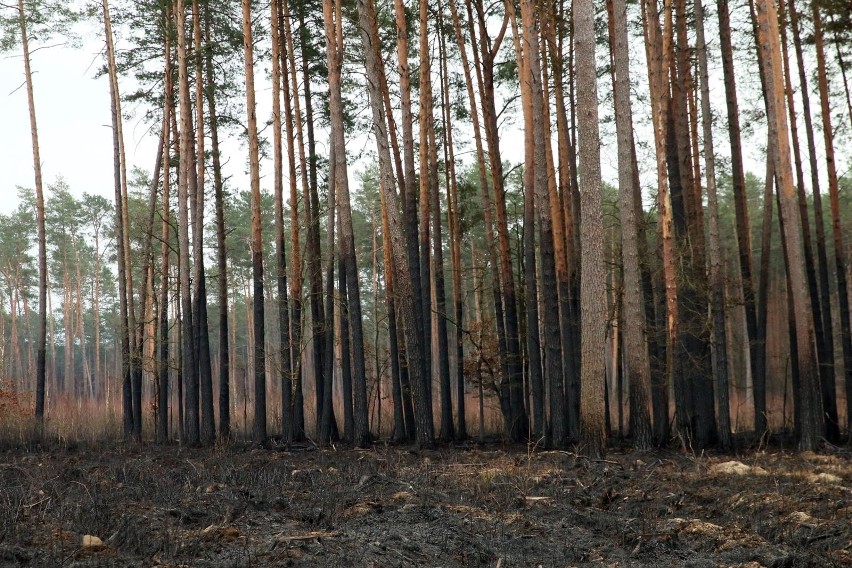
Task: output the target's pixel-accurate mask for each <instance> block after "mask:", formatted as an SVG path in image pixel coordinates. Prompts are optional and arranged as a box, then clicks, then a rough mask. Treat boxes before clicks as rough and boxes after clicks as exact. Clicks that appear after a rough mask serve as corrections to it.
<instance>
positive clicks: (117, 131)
mask: <svg viewBox="0 0 852 568" xmlns="http://www.w3.org/2000/svg"><path fill="white" fill-rule="evenodd" d="M102 7H103V13H104V33H105V35H106V40H107V69H108V71H109V78H110V105H111V108H112V128H113V135H112V139H113V176H114V182H115V227H116V229H115V231H116V235H115V240H116V249H117V253H118V259H117V264H118V282H119V284H118V293H119V312H120V315H119V317H120V319H121V362H122V365H121V374H122V401H123V404H122V409H123V414H124V434H125V436H128V437H129V436H131V435H132V433H133V394H132V388H131V375H132V364H131V358H132V353H131V350H132V344H131V338H130V335H131V333H132V327H131V321H130V312H132V307H131V306H129V305H128V303H129V302H128V298H129V296H130V294H132V292H129V291H128V288H129V286H128V284H129V278H130V275H129V274H127V272H128V271H127V267H128V263H127V261H126V257H127V256H128V255H129V251H128V250H126V243H127V239H125V238H124V228H125V223H124V209H123V206H122V203H123V201H124V196H123V193H124V192H123V189H122V187H123V184H124V165H123V163H122V152H121V128H120V123H121V105H120V100H119V94H118V78H117V72H116V70H115V48H114V46H113V39H112V26H111V20H110V18H109V3H108V2H107V0H103V2H102ZM21 10H23V8H21ZM27 61H28V58H27ZM33 112H34V111H33V110H31V114H32V113H33ZM45 262H46V261H45ZM36 407H37V408H38V402H37V403H36ZM36 415H38V412H36Z"/></svg>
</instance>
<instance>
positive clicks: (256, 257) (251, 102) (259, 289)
mask: <svg viewBox="0 0 852 568" xmlns="http://www.w3.org/2000/svg"><path fill="white" fill-rule="evenodd" d="M178 2H181V0H178ZM242 8H243V52H244V57H245V75H246V112H247V113H248V122H247V127H248V140H249V172H250V176H251V228H252V231H251V232H252V239H251V256H252V263H251V264H252V283H253V308H252V311H253V315H254V318H253V319H254V358H255V360H254V425H253V428H252V438H253V439H254V441H255V443H258V444H263V443H265V442H266V333H265V327H264V305H263V301H264V295H263V232H262V223H261V210H260V163H259V157H258V154H259V151H258V137H257V114H256V110H255V107H256V103H255V93H254V41H253V39H252V26H251V22H252V18H251V0H242Z"/></svg>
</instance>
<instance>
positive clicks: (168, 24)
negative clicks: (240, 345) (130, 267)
mask: <svg viewBox="0 0 852 568" xmlns="http://www.w3.org/2000/svg"><path fill="white" fill-rule="evenodd" d="M163 28H164V29H165V30H171V29H172V16H171V9H170V8H169V7H167V8H165V9H164V12H163ZM164 43H165V45H164V54H165V70H164V72H163V82H164V83H165V86H164V92H165V97H164V99H163V102H164V110H163V115H164V116H163V124H164V127H163V147H162V153H163V211H162V214H161V217H162V219H163V224H162V228H161V230H160V239H161V246H162V255H161V260H160V295H159V298H158V301H157V305H158V308H159V317H158V318H157V319H158V323H159V349H158V351H157V358H156V359H157V361H156V366H155V373H156V375H155V377H156V378H155V383H156V385H157V387H158V391H157V432H156V441H157V443H158V444H164V443H166V441H167V440H168V439H169V256H170V245H171V236H170V235H171V225H170V217H171V151H172V149H171V120H172V113H173V112H174V86H173V85H172V76H173V72H172V50H171V35H170V34H166V36H165V42H164Z"/></svg>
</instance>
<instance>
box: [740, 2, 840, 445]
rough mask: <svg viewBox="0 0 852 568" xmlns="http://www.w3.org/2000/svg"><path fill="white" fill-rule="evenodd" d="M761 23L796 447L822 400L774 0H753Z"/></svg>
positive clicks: (817, 431) (813, 427)
mask: <svg viewBox="0 0 852 568" xmlns="http://www.w3.org/2000/svg"><path fill="white" fill-rule="evenodd" d="M755 7H756V11H757V22H758V29H759V45H760V49H761V52H762V54H763V67H764V75H765V77H766V84H767V107H768V110H769V113H768V114H769V131H770V136H772V137H773V140H777V145H776V154H775V158H774V161H775V179H776V183H777V184H778V187H779V193H780V200H781V210H780V215H781V219H782V221H783V238H784V240H785V241H786V246H787V253H788V255H789V263H788V266H789V269H790V284H791V301H792V304H793V308H794V312H795V320H796V322H795V323H796V343H797V349H798V356H799V362H798V365H799V378H800V382H801V385H800V386H801V388H800V390H799V393H798V397H797V401H796V402H797V406H798V407H799V408H800V409H801V420H802V427H801V431H800V432H799V443H798V446H799V449H800V450H803V451H804V450H813V449H814V448H815V447H816V445H817V443H818V440H819V437H820V436H821V435H822V433H823V429H824V422H823V415H822V400H821V398H820V396H819V374H818V369H817V361H816V354H815V353H814V346H813V343H814V322H813V312H812V311H811V306H810V302H811V298H810V295H809V293H808V289H807V283H806V279H805V273H804V267H803V261H802V237H801V229H802V224H801V218H800V217H799V211H798V204H797V199H796V192H795V189H794V188H793V183H792V179H791V166H790V146H789V139H788V135H787V117H786V113H785V112H784V109H785V107H784V105H785V101H784V87H783V77H782V73H781V49H780V45H779V39H778V38H779V30H778V16H777V12H776V9H775V3H774V2H773V1H772V0H769V1H767V0H755Z"/></svg>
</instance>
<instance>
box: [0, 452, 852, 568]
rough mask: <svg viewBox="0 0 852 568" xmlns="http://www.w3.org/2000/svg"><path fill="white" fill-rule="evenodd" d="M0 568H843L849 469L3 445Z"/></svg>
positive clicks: (774, 459)
mask: <svg viewBox="0 0 852 568" xmlns="http://www.w3.org/2000/svg"><path fill="white" fill-rule="evenodd" d="M733 460H736V461H733ZM88 535H91V536H88ZM91 537H96V538H94V539H93V538H91ZM0 565H2V566H7V565H9V566H15V565H25V566H51V567H53V566H345V567H347V568H349V567H351V568H354V567H361V566H363V567H376V568H378V567H385V566H388V567H390V566H406V567H408V566H435V567H436V566H443V567H446V566H488V567H492V568H493V567H496V566H500V567H510V566H543V567H549V566H560V567H563V566H695V567H704V566H707V567H711V566H747V567H749V568H752V567H753V568H756V567H758V566H781V567H791V566H821V567H822V566H852V459H851V458H850V454H849V452H848V451H845V452H843V451H839V450H835V451H834V452H833V453H827V454H819V455H817V454H800V455H794V454H789V453H783V452H780V451H777V450H772V451H766V452H763V453H748V454H742V455H739V456H736V457H731V456H710V457H695V456H692V455H685V454H679V453H670V452H654V453H647V454H640V453H612V454H610V456H609V457H608V459H607V460H606V461H603V460H600V461H589V460H587V459H584V458H580V457H578V456H576V455H574V454H571V453H567V452H547V451H541V450H538V449H536V450H534V451H532V450H531V451H528V450H527V449H526V448H525V447H518V448H503V447H500V446H496V445H492V446H475V445H470V446H457V447H453V448H445V449H441V450H436V451H421V452H414V451H410V450H408V449H405V448H399V447H376V448H374V449H372V450H367V451H358V450H340V451H335V450H312V451H309V450H307V449H304V448H303V449H302V450H301V451H276V450H268V449H257V448H250V447H231V448H228V449H217V450H196V449H192V450H188V449H185V448H179V447H155V446H147V447H145V446H143V447H133V448H114V449H108V450H104V449H95V448H88V449H87V448H78V449H74V450H69V449H67V448H66V449H58V450H53V451H51V452H32V451H30V452H25V451H23V450H20V449H19V450H14V451H7V452H4V453H0Z"/></svg>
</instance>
